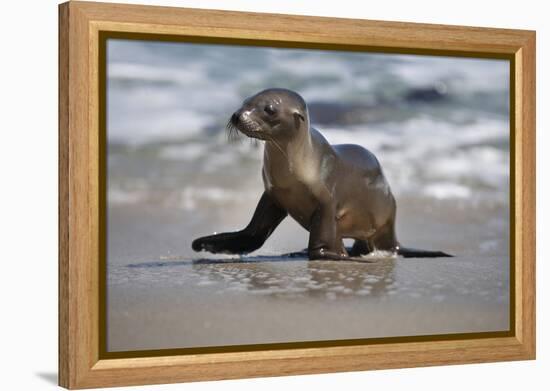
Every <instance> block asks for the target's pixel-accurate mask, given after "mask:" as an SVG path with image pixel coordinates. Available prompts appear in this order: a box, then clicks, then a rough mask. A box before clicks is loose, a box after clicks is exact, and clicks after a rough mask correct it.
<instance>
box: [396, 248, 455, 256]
mask: <svg viewBox="0 0 550 391" xmlns="http://www.w3.org/2000/svg"><path fill="white" fill-rule="evenodd" d="M397 254H399V255H401V256H402V257H404V258H443V257H454V255H451V254H447V253H445V252H443V251H432V250H418V249H415V248H407V247H399V248H398V249H397Z"/></svg>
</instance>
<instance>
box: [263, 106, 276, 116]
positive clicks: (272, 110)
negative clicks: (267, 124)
mask: <svg viewBox="0 0 550 391" xmlns="http://www.w3.org/2000/svg"><path fill="white" fill-rule="evenodd" d="M264 111H265V112H266V113H267V114H269V115H273V114H275V113H276V112H277V110H275V107H274V106H273V105H267V106H265V107H264Z"/></svg>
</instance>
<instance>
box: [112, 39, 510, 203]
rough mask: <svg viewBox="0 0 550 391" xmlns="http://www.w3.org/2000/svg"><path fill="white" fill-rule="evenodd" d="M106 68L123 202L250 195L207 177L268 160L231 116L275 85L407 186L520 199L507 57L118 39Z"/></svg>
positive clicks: (116, 196)
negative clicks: (240, 138) (228, 130)
mask: <svg viewBox="0 0 550 391" xmlns="http://www.w3.org/2000/svg"><path fill="white" fill-rule="evenodd" d="M107 77H108V126H107V134H108V141H109V147H110V148H109V170H110V171H109V174H110V175H109V202H112V203H132V202H134V203H135V202H146V201H148V200H149V201H152V202H158V201H159V197H160V198H163V200H162V201H163V202H167V203H171V205H172V206H175V207H183V208H192V207H194V205H196V202H199V201H200V200H201V199H210V200H212V201H214V202H222V201H223V200H228V199H231V198H238V197H241V196H243V194H242V192H241V191H240V190H239V189H240V188H241V187H240V186H230V187H227V186H225V184H224V183H217V182H218V181H217V179H216V180H215V181H214V182H216V183H212V182H211V181H210V180H209V179H208V177H210V176H212V175H215V174H216V173H221V172H223V174H224V175H229V177H230V178H231V181H230V182H231V183H233V184H238V183H239V177H241V176H242V172H240V171H241V170H242V169H243V166H246V165H253V166H254V167H256V168H257V167H258V166H259V164H261V158H262V148H261V145H260V146H258V145H256V146H255V145H254V144H250V143H246V142H244V143H242V144H241V145H235V144H233V145H230V144H228V142H227V137H226V134H225V129H224V125H225V123H226V122H227V120H228V118H229V117H230V116H231V114H232V113H233V111H235V110H236V109H237V108H238V107H239V106H240V104H241V102H242V100H243V99H244V98H246V97H248V96H250V95H252V94H254V93H256V92H258V91H260V90H262V89H265V88H269V87H283V88H290V89H293V90H295V91H297V92H299V93H300V94H301V95H302V96H303V97H304V98H305V99H306V101H307V102H308V105H309V110H310V115H311V120H312V124H313V125H314V126H315V127H316V128H317V129H319V130H320V131H321V132H322V133H323V134H324V135H325V137H326V138H327V139H328V140H329V141H330V142H331V143H350V142H351V143H358V144H361V145H363V146H364V147H366V148H368V149H369V150H371V151H372V152H374V153H375V154H376V155H377V157H378V159H379V160H380V162H381V163H382V166H383V168H384V171H385V174H386V176H387V178H388V180H389V183H390V185H391V186H392V189H393V191H394V193H397V194H418V195H422V196H426V197H431V198H434V199H447V198H454V199H457V198H459V199H469V200H472V201H478V200H480V199H483V200H489V201H491V202H497V203H499V204H501V205H506V203H507V197H508V195H507V192H506V189H507V188H508V185H509V182H508V181H509V148H510V144H509V98H508V96H509V63H508V61H504V60H488V59H469V58H449V57H434V56H413V55H395V54H373V53H350V52H335V51H321V50H303V49H275V48H257V47H245V46H233V47H231V46H223V45H199V44H181V43H160V42H146V41H124V40H110V41H109V43H108V68H107ZM134 158H135V159H138V160H140V161H144V162H146V165H147V167H130V166H129V165H128V163H130V165H131V166H133V165H135V163H136V162H135V161H134ZM173 169H176V170H178V172H177V174H176V173H174V172H173ZM257 175H259V174H257ZM144 176H145V177H146V178H151V180H148V179H147V180H144V179H143V178H144ZM199 182H200V183H199ZM170 187H172V188H170ZM161 189H162V190H161ZM163 190H164V191H165V193H164V194H161V193H162V191H163ZM176 193H179V194H176Z"/></svg>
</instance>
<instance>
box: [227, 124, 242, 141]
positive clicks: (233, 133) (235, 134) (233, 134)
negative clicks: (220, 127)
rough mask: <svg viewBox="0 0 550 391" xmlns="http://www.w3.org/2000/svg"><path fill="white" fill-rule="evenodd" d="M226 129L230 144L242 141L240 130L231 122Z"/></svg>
mask: <svg viewBox="0 0 550 391" xmlns="http://www.w3.org/2000/svg"><path fill="white" fill-rule="evenodd" d="M225 128H226V130H227V139H228V141H229V142H236V141H240V140H241V137H240V136H241V135H240V132H239V131H238V129H237V128H236V127H235V125H233V123H232V122H231V120H229V121H227V124H226V125H225Z"/></svg>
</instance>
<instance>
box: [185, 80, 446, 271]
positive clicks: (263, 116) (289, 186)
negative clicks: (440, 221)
mask: <svg viewBox="0 0 550 391" xmlns="http://www.w3.org/2000/svg"><path fill="white" fill-rule="evenodd" d="M228 129H230V131H238V132H241V133H243V134H245V135H246V136H248V137H251V138H255V139H259V140H263V141H264V142H265V149H264V159H263V170H262V177H263V182H264V188H265V190H264V193H263V194H262V196H261V198H260V201H259V203H258V206H257V207H256V211H255V212H254V215H253V216H252V220H251V221H250V223H249V224H248V225H247V226H246V228H244V229H243V230H241V231H237V232H227V233H220V234H215V235H210V236H205V237H201V238H199V239H196V240H194V241H193V244H192V247H193V250H195V251H203V250H206V251H209V252H212V253H227V254H247V253H250V252H252V251H254V250H256V249H258V248H260V247H261V246H262V245H263V244H264V242H265V241H266V239H267V238H268V237H269V236H270V235H271V233H272V232H273V231H274V230H275V228H277V226H278V225H279V223H280V222H281V221H282V220H283V219H284V218H285V217H286V216H287V215H290V216H291V217H292V218H293V219H294V220H296V221H297V222H298V223H299V224H300V225H301V226H302V227H304V228H305V229H306V230H308V231H309V243H308V248H307V256H308V257H309V259H311V260H313V259H332V260H341V259H350V257H355V256H360V255H365V254H368V253H369V252H371V251H373V250H375V249H376V250H385V251H390V252H393V253H397V254H399V255H402V256H404V257H448V256H450V255H449V254H446V253H444V252H441V251H428V250H414V249H408V248H404V247H401V246H400V245H399V242H398V241H397V238H396V235H395V217H396V204H395V199H394V197H393V194H392V192H391V190H390V186H389V185H388V182H387V181H386V178H385V177H384V173H383V172H382V167H381V166H380V163H379V162H378V160H377V159H376V157H375V156H374V154H372V153H371V152H369V151H368V150H367V149H365V148H363V147H361V146H359V145H354V144H341V145H330V144H329V143H328V141H327V140H326V139H325V138H324V137H323V135H322V134H321V133H319V131H317V130H316V129H314V128H313V127H311V126H310V122H309V114H308V109H307V105H306V102H305V101H304V99H303V98H302V97H301V96H300V95H298V94H297V93H296V92H294V91H290V90H286V89H279V88H272V89H267V90H264V91H261V92H259V93H258V94H256V95H254V96H252V97H250V98H248V99H246V100H245V101H244V102H243V104H242V107H241V108H240V109H238V110H237V111H236V112H235V113H234V114H233V115H232V117H231V119H230V121H229V122H228ZM344 238H352V239H355V242H354V245H353V247H352V248H351V249H350V250H349V251H348V250H347V249H346V248H345V247H344V244H343V239H344Z"/></svg>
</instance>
